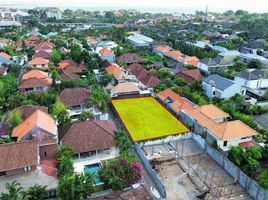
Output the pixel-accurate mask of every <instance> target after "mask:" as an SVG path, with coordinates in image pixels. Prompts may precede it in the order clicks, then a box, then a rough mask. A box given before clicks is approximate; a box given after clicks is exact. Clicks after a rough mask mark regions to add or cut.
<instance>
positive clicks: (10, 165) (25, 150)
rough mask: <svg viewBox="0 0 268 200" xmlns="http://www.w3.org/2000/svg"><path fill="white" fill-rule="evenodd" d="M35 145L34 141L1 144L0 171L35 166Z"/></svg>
mask: <svg viewBox="0 0 268 200" xmlns="http://www.w3.org/2000/svg"><path fill="white" fill-rule="evenodd" d="M36 145H37V143H36V141H25V142H19V143H9V144H1V145H0V152H1V159H0V171H8V170H12V169H18V168H23V167H26V166H34V165H36V164H37V146H36Z"/></svg>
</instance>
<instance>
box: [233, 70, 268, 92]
mask: <svg viewBox="0 0 268 200" xmlns="http://www.w3.org/2000/svg"><path fill="white" fill-rule="evenodd" d="M234 81H235V83H237V84H240V85H242V86H244V87H245V88H247V89H253V90H254V89H263V88H268V71H266V70H261V69H246V70H244V71H241V72H238V73H237V74H236V75H235V79H234Z"/></svg>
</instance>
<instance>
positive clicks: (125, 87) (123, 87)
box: [106, 82, 140, 95]
mask: <svg viewBox="0 0 268 200" xmlns="http://www.w3.org/2000/svg"><path fill="white" fill-rule="evenodd" d="M106 88H107V89H110V90H111V91H112V92H113V93H114V94H121V95H123V94H132V93H139V91H140V89H139V87H138V86H136V85H135V83H132V82H125V83H119V84H117V85H116V86H113V85H111V84H108V86H107V87H106Z"/></svg>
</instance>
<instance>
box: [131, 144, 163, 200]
mask: <svg viewBox="0 0 268 200" xmlns="http://www.w3.org/2000/svg"><path fill="white" fill-rule="evenodd" d="M134 149H135V151H136V153H137V155H138V156H139V158H140V160H141V162H142V163H143V165H144V167H145V170H146V171H147V172H148V174H149V175H150V176H151V178H152V180H153V181H154V183H155V185H156V187H157V189H158V191H159V192H160V194H161V196H162V197H163V198H166V196H167V194H166V188H165V187H164V185H163V184H162V182H161V181H160V179H159V178H158V176H157V174H156V173H155V171H154V170H153V169H152V167H151V165H150V163H149V162H148V160H147V159H146V158H145V156H144V154H143V152H142V150H141V148H140V147H139V145H138V144H137V143H136V142H135V143H134Z"/></svg>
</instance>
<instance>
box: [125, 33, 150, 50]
mask: <svg viewBox="0 0 268 200" xmlns="http://www.w3.org/2000/svg"><path fill="white" fill-rule="evenodd" d="M126 40H127V41H129V42H130V43H131V44H133V45H134V46H135V47H137V48H147V47H149V46H150V45H151V44H152V43H153V41H154V40H153V39H152V38H150V37H147V36H145V35H142V34H140V33H137V32H135V33H133V34H132V35H130V36H128V37H126Z"/></svg>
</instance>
